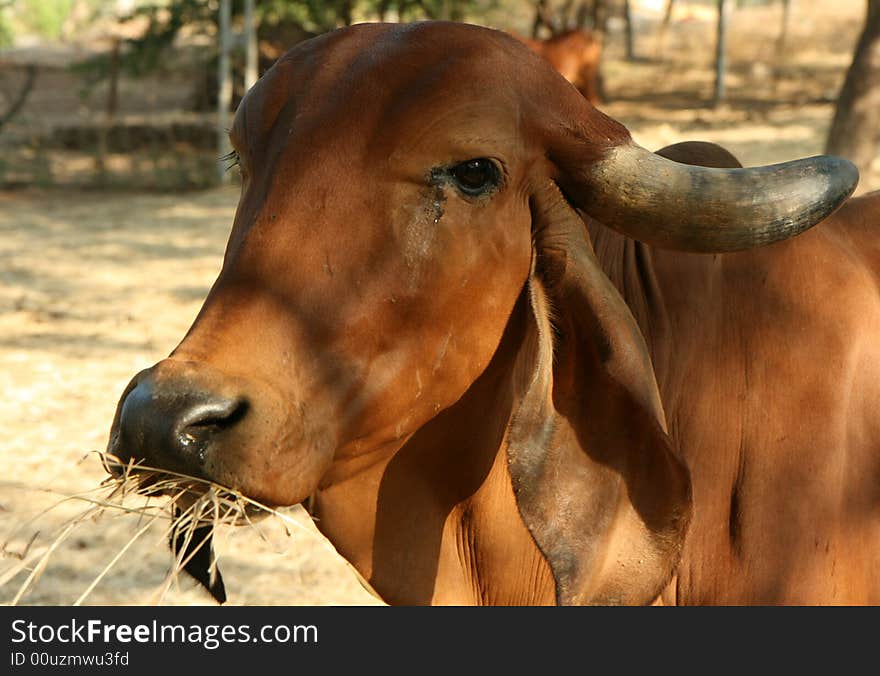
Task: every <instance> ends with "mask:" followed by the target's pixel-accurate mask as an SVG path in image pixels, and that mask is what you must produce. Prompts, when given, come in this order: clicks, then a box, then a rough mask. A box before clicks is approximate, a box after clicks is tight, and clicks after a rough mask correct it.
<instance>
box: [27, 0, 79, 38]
mask: <svg viewBox="0 0 880 676" xmlns="http://www.w3.org/2000/svg"><path fill="white" fill-rule="evenodd" d="M15 5H16V7H15V9H16V13H17V15H18V18H19V19H20V21H21V22H22V24H23V25H24V27H25V28H26V29H28V30H30V31H32V32H34V33H36V34H37V35H40V36H42V37H44V38H48V39H50V40H55V39H58V38H59V37H61V29H62V27H63V26H64V21H65V19H67V17H68V16H69V15H70V10H71V8H72V7H73V0H18V2H16V3H15Z"/></svg>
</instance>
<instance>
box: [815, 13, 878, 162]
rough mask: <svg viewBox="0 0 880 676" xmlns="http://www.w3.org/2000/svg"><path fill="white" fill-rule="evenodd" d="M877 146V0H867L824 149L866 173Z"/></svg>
mask: <svg viewBox="0 0 880 676" xmlns="http://www.w3.org/2000/svg"><path fill="white" fill-rule="evenodd" d="M878 149H880V0H868V13H867V17H866V18H865V27H864V30H863V31H862V35H861V37H860V38H859V41H858V44H857V45H856V51H855V54H854V55H853V60H852V65H850V67H849V71H847V74H846V79H845V80H844V83H843V88H842V89H841V90H840V96H839V97H838V99H837V110H836V111H835V113H834V120H833V121H832V122H831V130H830V131H829V133H828V142H827V144H826V146H825V151H826V152H827V153H831V154H834V155H841V156H843V157H846V158H847V159H849V160H851V161H852V162H854V163H855V164H856V166H857V167H858V168H859V171H861V172H862V173H863V175H865V176H867V175H868V173H869V172H870V169H871V164H872V163H873V161H874V159H875V158H876V157H877V152H878Z"/></svg>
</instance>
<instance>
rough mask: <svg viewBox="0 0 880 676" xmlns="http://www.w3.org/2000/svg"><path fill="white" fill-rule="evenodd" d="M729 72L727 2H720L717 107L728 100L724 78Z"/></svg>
mask: <svg viewBox="0 0 880 676" xmlns="http://www.w3.org/2000/svg"><path fill="white" fill-rule="evenodd" d="M726 72H727V0H718V31H717V33H716V40H715V96H714V99H713V104H714V105H715V106H716V107H717V106H720V105H721V104H722V103H724V100H725V99H726V98H727V88H726V86H725V82H724V76H725V73H726Z"/></svg>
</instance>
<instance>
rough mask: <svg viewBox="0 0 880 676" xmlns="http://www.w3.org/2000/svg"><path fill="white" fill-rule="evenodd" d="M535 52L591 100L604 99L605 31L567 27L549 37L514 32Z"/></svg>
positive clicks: (597, 101)
mask: <svg viewBox="0 0 880 676" xmlns="http://www.w3.org/2000/svg"><path fill="white" fill-rule="evenodd" d="M513 35H514V37H515V38H517V39H518V40H520V41H521V42H522V43H524V44H525V45H526V46H527V47H528V48H529V49H531V50H532V51H533V52H535V54H537V55H538V56H540V57H541V58H542V59H545V60H546V61H547V62H548V63H549V64H550V65H551V66H553V67H554V68H555V69H556V70H558V71H559V72H560V73H561V74H562V77H564V78H565V79H566V80H568V81H569V82H571V83H572V84H573V85H574V86H575V87H577V89H578V91H579V92H580V93H581V94H583V95H584V97H585V98H586V99H587V101H589V102H590V103H592V104H594V105H595V104H597V103H601V102H602V94H601V92H602V80H601V74H600V71H599V66H600V62H601V59H602V35H601V34H599V33H593V32H592V31H589V30H586V29H573V30H568V31H565V32H563V33H559V34H558V35H554V36H552V37H550V38H547V39H546V40H534V39H532V38H526V37H523V36H520V35H515V34H513Z"/></svg>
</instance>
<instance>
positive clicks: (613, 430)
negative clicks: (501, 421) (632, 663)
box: [508, 183, 690, 604]
mask: <svg viewBox="0 0 880 676" xmlns="http://www.w3.org/2000/svg"><path fill="white" fill-rule="evenodd" d="M531 210H532V218H533V229H534V239H535V258H534V264H533V272H532V275H531V277H530V280H529V294H530V306H531V321H532V331H531V339H530V340H529V341H527V345H526V347H525V349H524V350H523V351H522V352H521V356H522V354H527V355H529V357H528V360H527V361H528V364H529V366H528V367H524V366H523V364H522V363H520V364H519V365H518V368H517V371H518V372H519V373H520V375H519V378H520V382H521V383H522V388H521V397H520V405H519V408H518V410H517V412H516V413H515V415H514V418H513V423H512V425H511V429H510V431H509V435H508V464H509V469H510V474H511V479H512V483H513V488H514V493H515V496H516V501H517V507H518V509H519V512H520V514H521V516H522V518H523V520H524V522H525V524H526V526H527V527H528V529H529V531H530V532H531V534H532V537H533V539H534V540H535V542H536V544H537V545H538V547H539V548H540V550H541V551H542V553H543V554H544V557H545V558H546V560H547V562H548V564H549V566H550V569H551V571H552V573H553V576H554V579H555V581H556V594H557V602H559V603H561V604H583V603H601V604H612V603H627V604H630V603H650V602H652V601H653V600H654V599H655V598H656V597H657V596H658V594H659V593H660V592H661V590H662V589H663V587H664V586H665V585H666V584H667V582H668V581H669V579H670V577H671V575H672V571H673V569H674V567H675V565H676V564H677V562H678V558H679V555H680V549H681V545H682V541H683V538H684V533H685V530H686V528H687V524H688V520H689V517H690V481H689V478H688V474H687V471H686V469H685V467H684V465H683V464H682V463H681V461H680V460H678V458H677V457H676V454H675V452H674V450H673V447H672V444H671V442H670V439H669V437H668V436H667V434H666V426H665V420H664V415H663V409H662V406H661V403H660V397H659V394H658V388H657V383H656V380H655V378H654V372H653V367H652V365H651V360H650V357H649V354H648V351H647V347H646V345H645V342H644V340H643V338H642V335H641V333H640V331H639V329H638V326H637V325H636V322H635V320H634V318H633V316H632V314H631V313H630V311H629V308H628V307H627V305H626V303H625V302H624V301H623V298H622V297H621V296H620V294H619V293H618V292H617V289H616V288H615V287H614V286H613V285H612V283H611V281H610V280H609V279H608V278H607V277H606V276H605V274H604V273H603V272H602V270H601V269H600V267H599V265H598V261H597V260H596V256H595V254H594V252H593V249H592V246H591V244H590V241H589V238H588V235H587V231H586V226H585V225H584V222H583V221H582V220H581V218H580V217H579V216H578V214H577V213H576V212H575V211H574V209H573V208H572V207H571V206H570V205H569V204H568V202H567V201H566V200H565V198H564V197H563V195H562V194H561V193H560V191H559V190H558V188H557V187H556V186H555V185H554V184H550V183H548V185H547V186H544V187H543V188H541V189H539V190H536V191H535V192H534V193H533V195H532V197H531ZM527 372H530V373H529V375H526V374H527Z"/></svg>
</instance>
